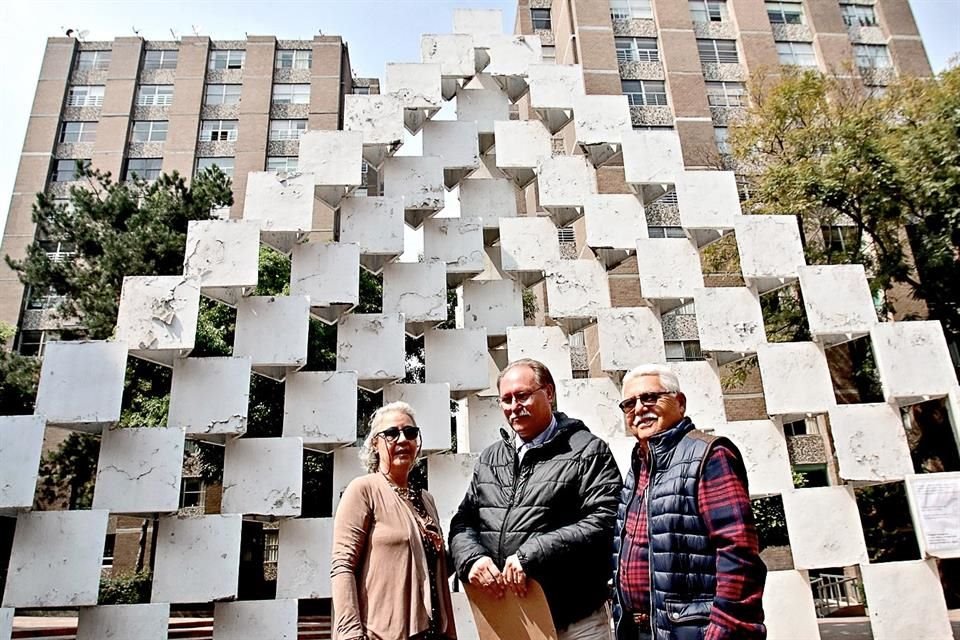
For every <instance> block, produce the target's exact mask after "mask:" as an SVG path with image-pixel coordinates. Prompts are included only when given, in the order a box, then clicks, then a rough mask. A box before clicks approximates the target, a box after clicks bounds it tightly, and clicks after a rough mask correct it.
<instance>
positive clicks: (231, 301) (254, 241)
mask: <svg viewBox="0 0 960 640" xmlns="http://www.w3.org/2000/svg"><path fill="white" fill-rule="evenodd" d="M259 248H260V225H259V224H258V223H256V222H253V221H251V220H191V221H190V222H189V223H188V224H187V249H186V257H185V258H184V260H183V274H184V275H186V276H195V277H197V278H199V279H200V293H202V294H203V295H205V296H207V297H208V298H213V299H214V300H219V301H220V302H223V303H224V304H228V305H230V306H236V304H237V300H239V298H240V296H242V295H243V294H244V293H245V292H247V291H250V290H252V289H253V288H254V287H256V286H257V269H258V266H259V264H258V263H259V255H260V252H259Z"/></svg>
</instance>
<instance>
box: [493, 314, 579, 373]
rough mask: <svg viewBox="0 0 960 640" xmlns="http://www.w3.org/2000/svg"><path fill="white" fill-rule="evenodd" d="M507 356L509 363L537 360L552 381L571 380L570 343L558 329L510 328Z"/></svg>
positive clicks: (508, 330)
mask: <svg viewBox="0 0 960 640" xmlns="http://www.w3.org/2000/svg"><path fill="white" fill-rule="evenodd" d="M507 354H508V356H509V358H510V362H513V361H514V360H520V359H522V358H533V359H534V360H539V361H540V362H542V363H543V364H544V365H546V367H547V369H549V370H550V373H551V374H552V375H553V379H554V380H569V379H571V378H573V367H572V366H571V364H570V342H569V340H568V339H567V336H566V334H564V333H563V330H562V329H560V327H512V328H510V329H507Z"/></svg>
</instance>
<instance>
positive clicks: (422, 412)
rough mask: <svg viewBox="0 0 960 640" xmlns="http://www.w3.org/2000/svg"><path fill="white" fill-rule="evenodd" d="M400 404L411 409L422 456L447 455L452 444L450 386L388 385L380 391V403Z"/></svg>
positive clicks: (436, 384)
mask: <svg viewBox="0 0 960 640" xmlns="http://www.w3.org/2000/svg"><path fill="white" fill-rule="evenodd" d="M397 400H401V401H403V402H406V403H407V404H409V405H410V406H411V407H413V411H414V413H415V414H416V416H417V426H418V427H420V446H421V450H422V451H423V452H425V453H426V452H432V451H449V450H450V448H451V446H452V444H453V441H452V431H451V425H450V385H449V384H447V383H445V382H439V383H434V384H391V385H390V386H388V387H384V389H383V402H384V404H387V403H388V402H396V401H397Z"/></svg>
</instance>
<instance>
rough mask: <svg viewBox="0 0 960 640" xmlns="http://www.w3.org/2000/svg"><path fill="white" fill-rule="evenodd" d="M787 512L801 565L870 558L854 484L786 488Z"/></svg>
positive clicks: (792, 543) (818, 565)
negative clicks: (789, 489)
mask: <svg viewBox="0 0 960 640" xmlns="http://www.w3.org/2000/svg"><path fill="white" fill-rule="evenodd" d="M783 512H784V514H785V515H786V517H787V534H788V535H789V536H790V548H791V550H792V551H793V564H794V566H795V567H796V568H797V569H824V568H827V567H846V566H849V565H852V564H860V563H865V562H866V561H867V545H866V542H864V538H863V529H862V528H861V526H860V514H859V512H858V511H857V501H856V499H855V498H854V497H853V489H852V488H851V487H846V486H844V487H816V488H812V489H795V490H793V491H786V492H784V493H783Z"/></svg>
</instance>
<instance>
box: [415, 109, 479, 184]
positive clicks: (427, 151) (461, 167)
mask: <svg viewBox="0 0 960 640" xmlns="http://www.w3.org/2000/svg"><path fill="white" fill-rule="evenodd" d="M422 135H423V155H424V156H436V157H438V158H442V163H443V184H444V186H445V187H447V189H452V188H453V187H455V186H457V184H459V183H460V181H461V180H463V179H464V178H465V177H466V176H468V175H469V174H470V173H472V172H473V171H474V170H476V169H478V168H479V167H480V147H479V143H478V141H477V135H478V133H477V125H476V124H475V123H473V122H460V121H458V120H440V121H432V122H427V123H425V124H424V125H423V134H422Z"/></svg>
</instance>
